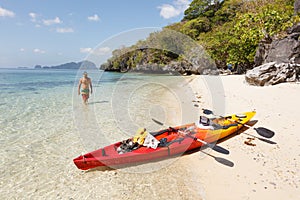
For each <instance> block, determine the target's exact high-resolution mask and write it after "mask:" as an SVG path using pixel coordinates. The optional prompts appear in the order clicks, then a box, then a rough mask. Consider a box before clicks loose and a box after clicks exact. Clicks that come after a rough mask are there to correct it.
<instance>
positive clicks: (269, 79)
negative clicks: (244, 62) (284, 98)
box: [246, 62, 300, 86]
mask: <svg viewBox="0 0 300 200" xmlns="http://www.w3.org/2000/svg"><path fill="white" fill-rule="evenodd" d="M246 81H247V82H248V83H249V84H251V85H257V86H265V85H275V84H278V83H283V82H295V81H300V64H291V63H278V64H277V63H276V62H270V63H266V64H263V65H261V66H259V67H256V68H254V69H252V70H249V71H248V72H247V73H246Z"/></svg>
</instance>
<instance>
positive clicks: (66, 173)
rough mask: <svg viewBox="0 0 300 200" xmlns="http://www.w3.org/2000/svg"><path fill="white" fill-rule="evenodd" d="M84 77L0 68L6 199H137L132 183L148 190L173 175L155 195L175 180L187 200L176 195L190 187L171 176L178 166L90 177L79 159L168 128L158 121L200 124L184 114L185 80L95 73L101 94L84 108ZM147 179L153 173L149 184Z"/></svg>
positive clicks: (1, 174)
mask: <svg viewBox="0 0 300 200" xmlns="http://www.w3.org/2000/svg"><path fill="white" fill-rule="evenodd" d="M82 72H83V71H82V70H79V71H76V70H30V69H26V70H19V69H18V70H17V69H0V91H1V93H0V111H1V112H0V146H1V149H0V188H1V192H0V198H1V199H91V198H95V199H110V198H114V199H122V198H123V197H124V194H126V195H127V196H126V197H128V198H129V197H131V198H134V197H133V196H131V195H132V194H133V193H134V192H132V188H134V187H133V186H132V184H128V178H129V177H130V181H129V182H137V183H139V184H145V187H148V186H147V185H152V184H154V183H155V182H156V180H157V178H159V176H160V175H165V174H168V175H169V180H168V181H166V182H165V183H160V184H157V183H156V185H155V186H153V187H151V188H152V189H151V190H150V191H149V195H151V194H153V192H154V193H156V194H157V195H160V194H164V193H165V190H164V189H163V186H164V185H165V184H166V183H168V182H169V181H170V184H171V183H172V184H173V186H172V187H174V191H176V192H174V194H172V195H171V196H173V197H174V198H173V199H180V198H179V197H180V195H179V194H177V192H180V191H182V189H180V188H182V184H185V182H182V180H181V179H180V180H179V179H178V178H179V177H181V176H187V174H186V173H187V172H186V171H183V172H182V171H180V170H177V169H176V168H175V170H174V169H172V171H169V170H170V169H169V168H168V166H170V165H172V164H173V163H174V162H175V161H174V160H169V161H165V162H164V161H162V162H159V163H154V164H146V165H142V166H138V167H131V168H126V169H120V170H118V171H114V170H112V171H104V172H103V171H92V172H88V173H86V172H82V171H80V170H78V169H77V168H76V167H75V165H74V164H73V161H72V159H73V158H75V157H77V156H78V155H80V154H81V153H82V152H84V153H86V152H88V151H92V150H95V149H98V148H100V147H103V146H105V145H108V144H111V143H112V142H116V141H120V140H122V139H126V138H128V137H131V136H132V135H133V134H134V133H135V130H137V129H138V128H139V127H146V128H147V129H148V130H149V131H154V130H159V129H162V128H163V127H162V126H159V125H157V124H155V123H154V122H153V121H152V120H151V119H152V118H156V119H158V120H161V121H163V122H165V123H166V125H177V124H181V123H182V122H183V121H185V120H188V117H191V118H193V115H192V114H191V113H190V112H189V113H186V112H185V103H187V104H190V102H191V99H192V97H191V96H192V95H193V92H192V91H190V88H188V87H186V85H187V83H186V82H185V80H184V78H183V77H179V76H177V77H176V76H168V75H143V74H118V73H103V72H100V71H88V73H89V76H90V77H91V78H92V81H93V86H94V93H93V94H92V95H91V97H90V100H89V104H88V105H84V104H83V103H82V100H81V97H80V96H78V94H77V85H78V80H79V78H80V77H81V76H82ZM180 94H184V95H180ZM187 116H188V117H187ZM174 165H175V166H176V165H177V167H178V169H180V168H182V166H181V164H176V162H175V164H174ZM174 172H176V173H175V174H174ZM140 173H147V174H145V175H144V176H145V178H146V179H145V180H143V179H140V177H139V175H138V174H140ZM125 179H127V180H126V181H124V180H125ZM143 189H144V188H140V191H142V190H143ZM128 191H131V192H128ZM168 197H169V196H168Z"/></svg>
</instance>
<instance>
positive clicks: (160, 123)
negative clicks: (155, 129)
mask: <svg viewBox="0 0 300 200" xmlns="http://www.w3.org/2000/svg"><path fill="white" fill-rule="evenodd" d="M152 121H154V122H155V123H157V124H159V125H161V126H163V125H164V123H162V122H160V121H158V120H156V119H153V118H152Z"/></svg>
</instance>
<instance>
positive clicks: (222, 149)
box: [152, 118, 229, 154]
mask: <svg viewBox="0 0 300 200" xmlns="http://www.w3.org/2000/svg"><path fill="white" fill-rule="evenodd" d="M152 120H153V121H154V122H155V123H157V124H159V125H161V126H165V125H164V123H162V122H160V121H158V120H156V119H153V118H152ZM169 128H170V129H171V130H173V131H175V132H178V131H179V130H177V129H175V128H173V127H169ZM179 132H180V133H183V134H185V135H187V136H188V137H191V138H193V139H194V140H197V141H198V142H201V143H202V144H204V145H205V146H207V147H209V148H211V149H212V150H214V151H216V152H219V153H223V154H229V151H228V150H227V149H224V148H223V147H220V146H218V145H214V144H211V143H207V142H205V141H204V140H200V139H199V138H196V137H193V136H191V135H188V134H186V133H185V132H183V131H179Z"/></svg>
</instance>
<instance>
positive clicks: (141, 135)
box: [132, 128, 148, 145]
mask: <svg viewBox="0 0 300 200" xmlns="http://www.w3.org/2000/svg"><path fill="white" fill-rule="evenodd" d="M147 135H148V132H147V131H146V129H145V128H139V129H138V130H137V132H136V134H135V136H134V137H133V139H132V141H133V142H134V143H138V144H139V145H143V144H144V141H145V138H146V137H147Z"/></svg>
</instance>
